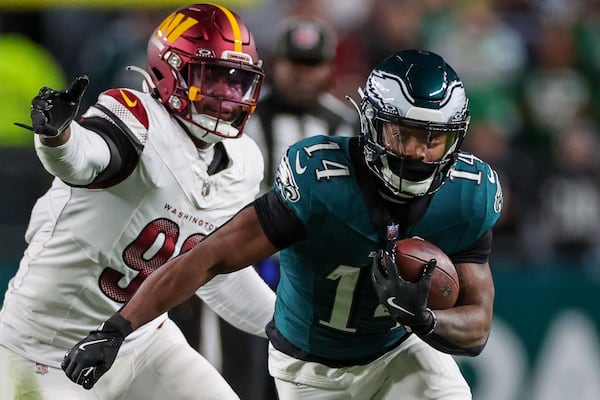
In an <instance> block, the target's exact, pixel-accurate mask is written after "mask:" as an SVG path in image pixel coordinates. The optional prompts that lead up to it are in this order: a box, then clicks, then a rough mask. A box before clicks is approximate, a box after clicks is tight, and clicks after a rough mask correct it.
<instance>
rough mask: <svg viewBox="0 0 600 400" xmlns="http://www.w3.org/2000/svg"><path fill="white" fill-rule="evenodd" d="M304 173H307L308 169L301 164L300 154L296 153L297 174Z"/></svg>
mask: <svg viewBox="0 0 600 400" xmlns="http://www.w3.org/2000/svg"><path fill="white" fill-rule="evenodd" d="M304 172H306V167H303V166H302V164H300V153H296V173H297V174H298V175H302V174H303V173H304Z"/></svg>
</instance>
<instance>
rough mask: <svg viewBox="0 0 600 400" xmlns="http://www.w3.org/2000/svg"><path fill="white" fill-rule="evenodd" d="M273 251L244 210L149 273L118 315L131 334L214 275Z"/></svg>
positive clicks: (253, 218)
mask: <svg viewBox="0 0 600 400" xmlns="http://www.w3.org/2000/svg"><path fill="white" fill-rule="evenodd" d="M276 251H277V249H276V248H275V246H273V244H271V242H270V241H269V240H268V239H267V237H266V235H265V233H264V232H263V230H262V227H261V225H260V223H259V221H258V217H257V215H256V210H255V208H254V206H252V205H251V206H248V207H246V208H244V209H243V210H242V211H240V212H239V213H238V214H236V216H235V217H233V218H232V219H231V220H230V221H229V222H227V223H226V224H225V225H223V226H222V227H221V228H220V229H218V230H217V231H215V232H214V233H213V234H211V235H210V236H208V237H207V238H205V239H204V240H203V241H202V242H200V243H199V244H198V245H196V246H195V247H194V248H193V249H192V250H190V251H189V252H187V253H185V254H183V255H181V256H179V257H177V258H175V259H173V260H171V261H169V262H168V263H166V264H165V265H164V266H162V267H161V268H159V269H158V270H157V271H155V272H154V273H152V274H151V275H150V276H149V277H148V279H146V280H145V281H144V283H143V284H142V285H141V286H140V288H139V290H138V291H137V293H136V294H135V295H134V296H133V297H132V298H131V300H130V301H129V302H128V303H127V304H126V305H125V307H123V308H122V309H121V311H120V312H119V313H120V314H121V315H122V316H123V317H124V318H125V319H127V320H129V322H130V323H131V327H132V329H134V330H135V329H137V328H138V327H140V326H141V325H143V324H145V323H147V322H149V321H151V320H152V319H154V318H156V317H158V316H159V315H161V314H162V313H164V312H166V311H168V310H170V309H171V308H173V307H174V306H176V305H178V304H180V303H183V302H184V301H185V300H186V299H187V298H188V297H190V296H191V295H193V294H194V292H195V291H196V290H197V289H198V288H199V287H201V286H202V285H204V284H205V283H206V282H208V281H209V280H211V279H212V278H213V277H214V276H215V275H217V274H223V273H228V272H233V271H237V270H239V269H241V268H243V267H245V266H247V265H249V264H253V263H255V262H257V261H260V260H262V259H264V258H265V257H267V256H269V255H271V254H273V253H275V252H276Z"/></svg>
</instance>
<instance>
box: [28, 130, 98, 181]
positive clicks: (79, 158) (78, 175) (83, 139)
mask: <svg viewBox="0 0 600 400" xmlns="http://www.w3.org/2000/svg"><path fill="white" fill-rule="evenodd" d="M35 150H36V153H37V155H38V157H39V159H40V161H41V162H42V164H43V165H44V168H46V170H47V171H48V172H49V173H51V174H52V175H54V176H56V177H57V178H59V179H61V180H63V181H64V182H67V183H70V184H73V185H85V184H88V183H90V182H92V181H93V180H94V178H96V177H97V176H98V175H99V174H100V173H101V172H102V171H103V170H104V169H105V168H106V166H107V165H108V164H109V162H110V150H109V148H108V145H107V144H106V142H105V141H104V140H103V139H102V138H101V137H100V136H98V135H97V134H96V133H94V132H92V131H89V130H87V129H85V128H83V127H82V126H81V125H79V124H77V123H75V122H73V123H71V125H70V127H69V128H67V129H66V130H65V131H64V132H63V133H61V134H60V135H59V136H57V137H56V138H40V137H39V136H38V135H36V138H35Z"/></svg>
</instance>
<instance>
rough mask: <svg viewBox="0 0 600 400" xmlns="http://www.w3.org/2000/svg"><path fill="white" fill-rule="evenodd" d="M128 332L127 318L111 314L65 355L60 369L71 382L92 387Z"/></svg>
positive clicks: (112, 359)
mask: <svg viewBox="0 0 600 400" xmlns="http://www.w3.org/2000/svg"><path fill="white" fill-rule="evenodd" d="M131 331H132V330H131V324H130V323H129V321H127V320H126V319H125V318H123V317H122V316H121V315H120V314H115V315H113V316H112V317H110V318H109V319H108V320H107V321H106V322H104V324H102V326H101V327H100V329H99V330H97V331H92V332H90V334H89V335H88V336H87V337H86V338H84V339H83V340H81V341H80V342H79V343H77V344H76V345H75V346H73V347H72V348H71V350H69V351H68V352H67V354H65V358H64V359H63V362H62V363H61V365H60V366H61V368H62V369H63V371H65V374H67V376H68V377H69V379H71V380H72V381H73V382H75V383H76V384H78V385H82V386H83V387H84V389H91V388H92V387H93V386H94V384H96V382H97V381H98V379H100V377H102V375H104V374H105V373H106V371H108V370H109V369H110V367H111V366H112V364H113V362H114V361H115V358H116V357H117V352H118V351H119V347H121V344H122V343H123V340H124V339H125V337H126V336H127V335H129V334H130V333H131Z"/></svg>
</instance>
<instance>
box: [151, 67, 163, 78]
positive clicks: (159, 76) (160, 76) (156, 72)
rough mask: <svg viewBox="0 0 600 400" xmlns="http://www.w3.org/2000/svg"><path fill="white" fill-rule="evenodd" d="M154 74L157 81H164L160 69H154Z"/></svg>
mask: <svg viewBox="0 0 600 400" xmlns="http://www.w3.org/2000/svg"><path fill="white" fill-rule="evenodd" d="M152 73H153V74H154V76H156V79H157V80H159V81H160V80H162V79H163V74H162V73H161V72H160V71H159V70H158V68H152Z"/></svg>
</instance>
